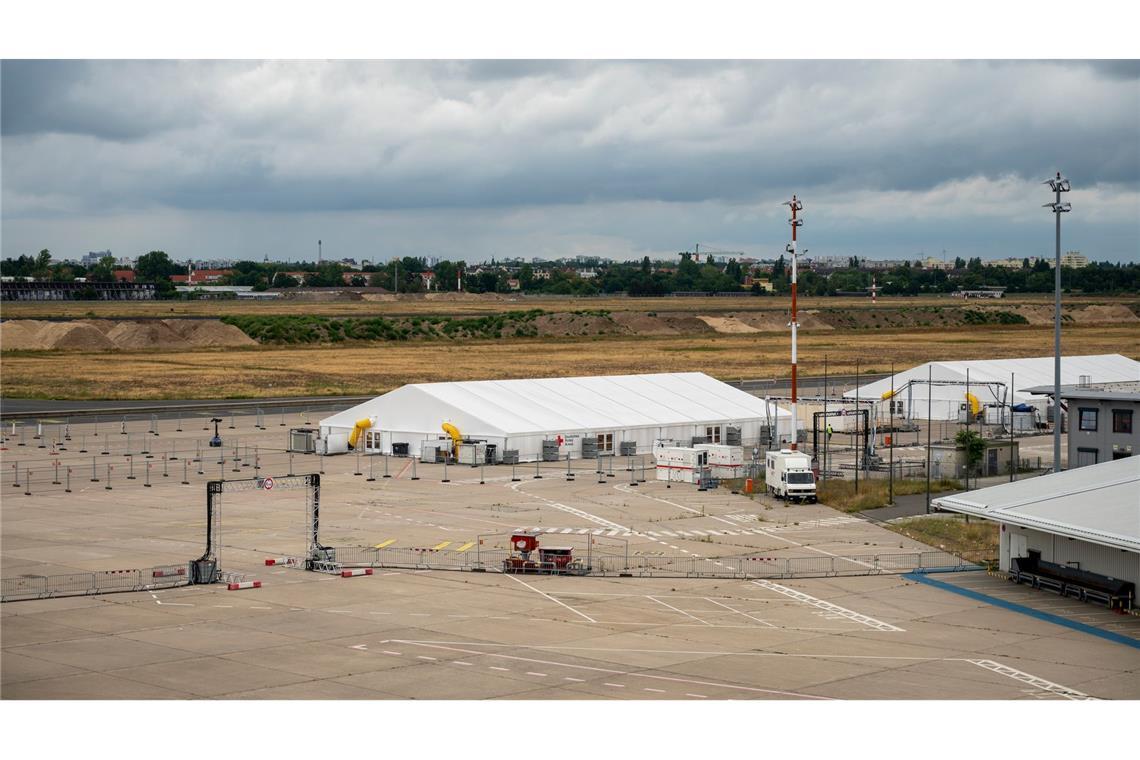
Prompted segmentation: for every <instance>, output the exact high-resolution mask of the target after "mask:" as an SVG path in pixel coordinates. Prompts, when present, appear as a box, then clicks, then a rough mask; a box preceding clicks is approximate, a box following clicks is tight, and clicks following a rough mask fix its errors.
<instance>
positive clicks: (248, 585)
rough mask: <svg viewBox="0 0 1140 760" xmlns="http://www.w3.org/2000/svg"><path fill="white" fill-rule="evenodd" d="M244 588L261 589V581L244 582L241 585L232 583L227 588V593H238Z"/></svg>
mask: <svg viewBox="0 0 1140 760" xmlns="http://www.w3.org/2000/svg"><path fill="white" fill-rule="evenodd" d="M243 588H261V581H242V582H241V583H231V584H229V585H228V586H226V590H227V591H237V590H239V589H243Z"/></svg>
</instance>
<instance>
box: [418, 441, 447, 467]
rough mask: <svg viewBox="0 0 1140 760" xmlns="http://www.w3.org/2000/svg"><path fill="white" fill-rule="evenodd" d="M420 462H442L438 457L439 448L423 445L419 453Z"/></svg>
mask: <svg viewBox="0 0 1140 760" xmlns="http://www.w3.org/2000/svg"><path fill="white" fill-rule="evenodd" d="M420 461H422V462H426V463H428V464H433V463H435V462H442V461H443V459H442V458H441V457H440V455H439V446H429V445H427V444H424V446H423V448H422V449H421V453H420Z"/></svg>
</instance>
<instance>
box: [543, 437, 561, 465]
mask: <svg viewBox="0 0 1140 760" xmlns="http://www.w3.org/2000/svg"><path fill="white" fill-rule="evenodd" d="M542 461H544V462H557V461H558V441H556V440H549V441H543V442H542Z"/></svg>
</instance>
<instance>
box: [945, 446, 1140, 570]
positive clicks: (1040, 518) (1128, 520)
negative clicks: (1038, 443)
mask: <svg viewBox="0 0 1140 760" xmlns="http://www.w3.org/2000/svg"><path fill="white" fill-rule="evenodd" d="M932 503H933V504H934V506H936V507H940V508H941V509H945V510H948V511H951V512H959V513H961V514H967V515H974V516H977V517H984V518H985V519H987V520H993V521H995V522H997V523H999V524H1000V525H1001V550H1000V564H1001V569H1002V570H1004V571H1006V572H1008V571H1009V570H1010V568H1011V563H1012V560H1013V559H1017V558H1021V557H1025V558H1028V557H1030V554H1031V553H1035V554H1036V555H1037V558H1038V559H1040V560H1041V561H1043V562H1049V563H1052V564H1054V565H1060V566H1063V567H1068V568H1073V569H1075V570H1083V571H1086V572H1089V573H1095V574H1097V575H1101V576H1105V577H1110V578H1115V579H1119V580H1122V581H1127V582H1129V583H1133V584H1136V585H1140V457H1129V458H1127V459H1118V460H1116V461H1112V462H1103V463H1101V464H1096V465H1090V466H1088V467H1080V468H1077V469H1075V470H1066V471H1064V472H1058V473H1053V474H1050V475H1042V476H1041V477H1037V478H1030V479H1028V480H1021V481H1018V482H1016V483H1003V484H1002V485H1000V486H993V487H991V488H983V489H980V490H978V491H968V492H966V493H960V494H956V495H954V496H943V497H941V498H938V499H935V500H934V501H933V502H932Z"/></svg>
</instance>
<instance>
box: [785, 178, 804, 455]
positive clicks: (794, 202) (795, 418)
mask: <svg viewBox="0 0 1140 760" xmlns="http://www.w3.org/2000/svg"><path fill="white" fill-rule="evenodd" d="M784 205H785V206H791V208H792V218H791V219H789V220H788V223H789V224H790V225H792V244H791V245H790V246H788V249H787V250H788V253H790V254H792V321H791V323H790V325H789V326H790V327H791V328H792V446H791V448H792V451H795V450H796V438H797V427H798V425H799V419H800V417H799V408H798V404H797V403H796V398H797V396H796V361H797V359H798V348H799V344H798V342H797V339H798V337H799V336H798V330H799V327H800V325H799V322H797V321H796V282H797V279H798V275H797V272H798V259H797V251H796V228H797V227H800V226H802V225H803V223H804V220H803V219H797V218H796V212H797V211H802V210H803V207H804V204H803V203H801V202H800V201H799V200H798V199H797V198H796V196H795V195H792V199H791V200H790V201H785V202H784Z"/></svg>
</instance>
